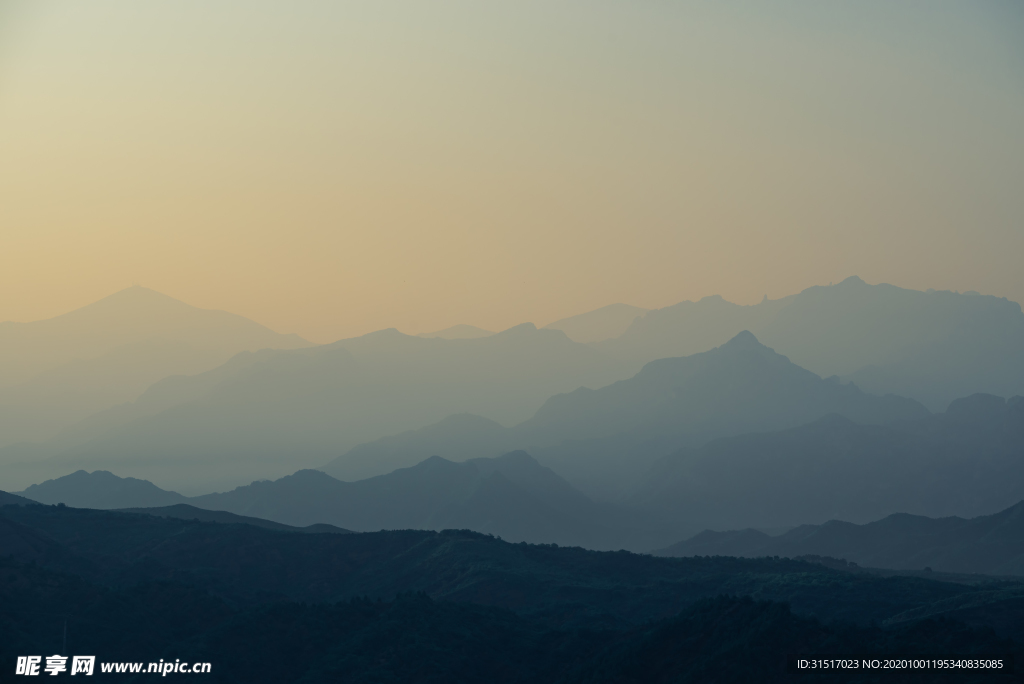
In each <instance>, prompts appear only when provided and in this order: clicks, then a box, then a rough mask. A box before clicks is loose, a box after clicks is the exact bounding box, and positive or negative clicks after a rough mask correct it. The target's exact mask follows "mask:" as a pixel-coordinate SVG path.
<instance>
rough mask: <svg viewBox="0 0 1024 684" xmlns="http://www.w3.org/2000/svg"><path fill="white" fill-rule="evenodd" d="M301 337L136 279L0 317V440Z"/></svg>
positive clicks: (63, 422)
mask: <svg viewBox="0 0 1024 684" xmlns="http://www.w3.org/2000/svg"><path fill="white" fill-rule="evenodd" d="M307 346H309V343H308V342H306V341H305V340H303V339H302V338H300V337H298V336H296V335H281V334H278V333H275V332H274V331H272V330H270V329H269V328H266V327H264V326H262V325H259V324H258V323H254V322H253V321H250V320H248V319H246V318H243V317H241V316H236V315H234V314H230V313H226V312H224V311H212V310H206V309H199V308H196V307H193V306H189V305H188V304H185V303H183V302H180V301H178V300H176V299H172V298H171V297H168V296H166V295H162V294H160V293H159V292H155V291H153V290H149V289H147V288H144V287H131V288H128V289H126V290H122V291H120V292H117V293H115V294H113V295H111V296H109V297H106V298H105V299H101V300H100V301H98V302H95V303H93V304H90V305H88V306H85V307H83V308H81V309H77V310H75V311H72V312H70V313H66V314H63V315H61V316H57V317H55V318H50V319H47V320H42V321H34V322H29V323H14V322H4V323H0V446H4V445H7V444H13V443H15V442H19V441H28V440H42V439H46V438H49V437H51V436H53V435H54V434H56V433H57V432H58V431H59V430H61V429H62V428H65V427H67V426H69V425H71V424H73V423H74V422H76V421H78V420H81V419H83V418H85V417H87V416H89V415H91V414H94V413H96V412H98V411H100V410H102V409H106V408H108V407H111V406H114V405H117V404H120V403H123V402H126V401H131V400H133V399H135V398H136V397H138V396H139V395H140V394H141V393H142V392H143V391H144V390H145V389H146V388H147V387H148V386H149V385H151V384H153V383H154V382H156V381H158V380H160V379H161V378H165V377H167V376H170V375H177V374H194V373H200V372H203V371H206V370H209V369H211V368H214V367H215V366H217V365H219V364H221V363H223V362H224V361H226V360H227V359H228V358H230V357H231V356H233V355H234V354H237V353H238V352H241V351H245V350H257V349H264V348H277V349H294V348H299V347H307Z"/></svg>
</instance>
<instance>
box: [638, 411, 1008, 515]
mask: <svg viewBox="0 0 1024 684" xmlns="http://www.w3.org/2000/svg"><path fill="white" fill-rule="evenodd" d="M1021 499H1024V398H1022V397H1014V398H1013V399H1011V400H1009V401H1006V400H1004V399H1002V398H1000V397H994V396H991V395H974V396H971V397H966V398H964V399H958V400H957V401H955V402H953V404H951V405H950V407H949V409H948V410H947V411H946V412H945V413H944V414H939V415H934V416H930V417H927V418H925V419H923V420H917V421H906V422H902V423H895V424H891V425H861V424H857V423H854V422H852V421H850V420H847V419H845V418H842V417H840V416H827V417H825V418H823V419H821V420H818V421H815V422H814V423H811V424H808V425H804V426H801V427H798V428H795V429H791V430H784V431H781V432H774V433H753V434H748V435H740V436H737V437H729V438H725V439H720V440H716V441H713V442H711V443H709V444H706V445H704V446H703V447H700V448H696V449H683V450H680V451H678V452H676V453H675V454H672V455H671V456H667V457H665V458H664V459H662V460H661V461H660V462H658V463H657V464H656V465H655V466H654V467H653V468H652V469H651V471H650V472H649V473H648V476H647V480H646V482H645V484H644V485H643V486H642V487H640V488H639V489H638V491H637V492H636V494H634V496H633V497H632V499H631V503H632V504H634V505H636V506H640V507H645V508H647V509H649V510H652V511H658V512H660V513H662V514H664V515H667V516H670V517H671V518H672V519H675V520H679V521H686V522H687V523H689V524H690V525H691V532H690V533H691V534H694V533H696V532H699V531H700V530H703V529H715V530H729V529H744V528H747V527H753V528H761V529H765V528H778V527H792V526H796V525H801V524H820V523H824V522H826V521H828V520H847V521H850V522H854V523H867V522H870V521H872V520H879V519H880V518H883V517H884V516H886V515H889V514H891V513H894V512H897V511H904V512H908V513H913V514H915V515H926V516H930V517H945V516H950V515H960V516H968V517H974V516H978V515H988V514H991V513H993V512H995V511H998V510H1001V509H1004V508H1007V507H1009V506H1012V505H1013V504H1015V503H1016V502H1018V501H1020V500H1021Z"/></svg>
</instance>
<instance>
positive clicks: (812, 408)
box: [323, 332, 928, 500]
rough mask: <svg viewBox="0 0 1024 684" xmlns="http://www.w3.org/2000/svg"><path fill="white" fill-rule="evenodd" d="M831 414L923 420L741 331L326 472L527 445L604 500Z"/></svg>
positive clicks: (897, 402) (371, 451)
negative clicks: (718, 448)
mask: <svg viewBox="0 0 1024 684" xmlns="http://www.w3.org/2000/svg"><path fill="white" fill-rule="evenodd" d="M830 413H838V414H841V415H844V416H846V417H848V418H849V419H851V420H854V421H858V422H861V423H877V424H882V423H888V422H892V421H897V420H911V419H916V418H922V417H925V416H927V415H928V411H927V409H925V408H924V407H923V406H921V405H920V404H918V403H917V402H915V401H913V400H910V399H903V398H900V397H893V396H886V397H877V396H872V395H869V394H865V393H864V392H861V391H860V390H859V389H858V388H857V387H856V386H854V385H851V384H845V385H844V384H842V383H840V382H838V381H836V380H835V379H830V380H822V379H821V378H819V377H818V376H816V375H815V374H814V373H811V372H810V371H807V370H804V369H803V368H800V367H799V366H796V365H795V364H793V363H791V362H790V361H789V360H788V359H786V358H785V357H784V356H781V355H779V354H776V353H775V352H774V351H772V350H771V349H769V348H768V347H766V346H764V345H762V344H760V343H759V342H758V341H757V339H756V338H755V337H754V336H753V335H752V334H750V333H749V332H742V333H740V334H739V335H737V336H736V337H734V338H733V339H732V340H730V341H729V342H728V343H727V344H724V345H722V346H720V347H717V348H715V349H713V350H711V351H708V352H703V353H701V354H694V355H691V356H688V357H683V358H674V359H660V360H658V361H652V362H651V363H649V364H647V365H646V366H644V368H643V369H642V370H641V371H640V372H639V373H638V374H636V375H635V376H634V377H632V378H629V379H628V380H622V381H619V382H616V383H613V384H611V385H607V386H605V387H601V388H600V389H596V390H592V389H587V388H580V389H577V390H575V391H573V392H570V393H566V394H560V395H555V396H553V397H551V398H550V399H548V400H547V401H546V402H544V404H543V406H541V407H540V409H539V410H538V411H537V413H536V414H535V415H534V416H533V417H532V418H530V419H529V420H526V421H524V422H522V423H520V424H519V425H517V426H515V427H513V428H511V429H507V430H504V429H502V428H501V427H500V426H497V425H493V424H488V423H485V422H483V421H481V420H479V419H477V418H470V417H460V418H457V419H450V420H447V421H444V422H441V423H438V424H436V425H434V426H431V427H429V428H424V429H423V430H422V431H420V432H418V433H406V434H402V435H398V436H396V437H391V438H388V439H385V440H380V441H377V442H373V443H371V444H368V445H364V446H361V447H359V448H358V449H354V450H353V451H351V452H349V453H347V454H344V455H342V456H341V457H339V458H337V459H335V460H334V461H333V462H331V463H329V464H328V465H326V466H324V467H323V468H324V470H325V471H327V472H331V473H333V474H335V475H337V476H338V477H345V478H346V479H348V476H349V474H350V473H358V474H363V473H368V472H372V467H373V466H372V464H373V463H374V460H373V459H375V458H380V459H381V461H380V463H381V464H387V466H388V467H394V466H397V465H409V464H410V463H413V462H417V461H418V460H420V459H421V458H422V457H423V456H424V455H426V454H427V453H433V454H443V455H445V456H446V457H448V458H453V459H457V458H459V457H460V456H463V455H465V454H466V453H467V451H468V450H470V449H476V450H478V451H477V454H480V455H491V454H493V453H495V452H496V451H497V450H498V449H502V450H504V449H525V450H528V451H529V452H530V453H531V454H533V455H534V457H535V458H537V460H538V461H539V462H541V463H542V464H543V465H545V466H547V467H549V468H551V469H552V470H554V471H555V472H556V473H558V474H559V475H561V476H562V477H564V478H565V479H566V480H568V481H569V483H570V484H572V485H573V486H574V487H576V488H577V489H580V490H581V491H583V492H584V493H585V494H587V495H588V496H591V497H592V498H597V499H601V500H613V499H616V498H619V497H622V496H624V495H626V494H627V493H628V492H629V491H630V490H631V489H632V488H634V487H635V486H636V485H638V484H639V482H640V480H641V478H642V476H643V474H644V473H645V472H646V471H647V469H648V468H650V467H651V466H652V465H653V464H654V462H655V461H657V459H659V458H661V457H662V456H666V455H668V454H671V453H672V452H674V451H675V450H677V449H679V448H681V447H683V446H696V445H700V444H703V443H705V442H707V441H709V440H712V439H715V438H717V437H721V436H725V435H735V434H740V433H744V432H750V431H757V430H780V429H786V428H791V427H795V426H798V425H801V424H803V423H807V422H810V421H812V420H815V419H817V418H820V417H822V416H825V415H827V414H830Z"/></svg>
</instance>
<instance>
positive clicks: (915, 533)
mask: <svg viewBox="0 0 1024 684" xmlns="http://www.w3.org/2000/svg"><path fill="white" fill-rule="evenodd" d="M656 554H657V555H664V556H676V557H682V556H708V555H713V556H719V555H728V556H740V557H760V556H783V557H787V558H796V557H800V556H810V555H816V556H829V557H832V558H842V559H844V560H847V561H851V562H855V563H857V564H858V565H862V566H867V567H872V568H892V569H896V570H921V569H925V568H927V569H928V570H931V571H940V572H950V573H985V574H990V575H1024V501H1021V502H1020V503H1017V504H1015V505H1013V506H1011V507H1010V508H1007V509H1005V510H1003V511H1000V512H998V513H994V514H993V515H987V516H979V517H977V518H972V519H964V518H959V517H949V518H928V517H924V516H919V515H909V514H906V513H896V514H893V515H890V516H886V517H885V518H883V519H882V520H878V521H876V522H872V523H868V524H865V525H855V524H852V523H848V522H841V521H838V520H830V521H828V522H826V523H824V524H822V525H801V526H800V527H797V528H795V529H793V530H790V531H789V532H787V533H785V534H782V535H779V536H775V537H771V536H768V535H766V534H764V533H762V532H758V531H757V530H751V529H747V530H738V531H730V532H712V531H710V530H707V531H704V532H701V533H700V534H698V535H696V536H694V537H692V538H690V539H687V540H685V541H682V542H679V543H677V544H673V545H672V546H670V547H668V548H666V549H663V550H661V551H658V552H656Z"/></svg>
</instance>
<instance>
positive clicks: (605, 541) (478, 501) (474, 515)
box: [21, 451, 678, 550]
mask: <svg viewBox="0 0 1024 684" xmlns="http://www.w3.org/2000/svg"><path fill="white" fill-rule="evenodd" d="M21 495H22V496H24V497H25V498H28V499H31V500H33V501H38V502H40V503H44V504H51V505H53V504H65V505H68V506H73V507H76V508H96V509H107V510H110V509H123V510H129V509H130V510H133V511H137V512H149V511H154V512H156V511H160V512H164V513H162V514H166V512H167V511H171V510H184V511H185V513H183V514H182V515H186V514H188V511H191V510H198V509H204V510H206V511H218V512H226V514H233V515H237V516H247V517H251V518H257V519H262V520H269V521H274V522H276V523H283V524H285V525H290V526H295V527H303V528H305V527H308V526H310V525H317V524H327V525H330V526H336V527H340V528H344V529H349V530H355V531H376V530H382V529H425V530H442V529H469V530H473V531H476V532H480V533H485V534H494V535H497V536H499V537H501V538H503V539H507V540H509V541H515V542H519V541H528V542H531V543H557V544H562V545H570V546H584V547H586V548H593V549H603V548H608V549H618V548H630V549H634V550H647V549H650V548H653V547H654V546H657V545H658V544H664V543H667V541H668V540H670V539H672V538H673V537H675V536H676V535H677V534H678V528H673V527H672V526H670V525H666V524H664V523H661V522H659V521H657V520H656V519H655V518H654V517H653V516H644V515H643V514H639V513H636V512H632V511H628V510H625V509H621V508H615V507H612V506H610V505H607V504H598V503H594V502H593V501H591V500H590V499H588V498H587V497H586V496H585V495H583V494H581V493H580V492H578V491H576V490H575V489H573V488H572V487H571V486H570V485H569V484H568V483H566V482H565V481H564V480H563V479H562V478H560V477H558V476H557V475H555V474H554V473H553V472H551V471H550V470H549V469H547V468H544V467H543V466H541V465H540V464H538V463H537V462H536V461H535V460H534V459H533V458H531V457H530V456H529V455H528V454H526V453H525V452H521V451H519V452H511V453H508V454H505V455H503V456H501V457H498V458H491V459H485V458H477V459H471V460H468V461H465V462H462V463H454V462H452V461H448V460H446V459H443V458H440V457H438V456H433V457H431V458H428V459H426V460H424V461H423V462H421V463H419V464H417V465H416V466H413V467H410V468H402V469H398V470H395V471H394V472H392V473H389V474H387V475H380V476H377V477H372V478H368V479H365V480H360V481H357V482H341V481H339V480H336V479H334V478H332V477H330V476H329V475H327V474H325V473H322V472H320V471H317V470H300V471H298V472H296V473H295V474H293V475H289V476H287V477H283V478H280V479H278V480H274V481H266V480H264V481H258V482H253V483H252V484H249V485H246V486H243V487H237V488H235V489H233V490H231V491H228V492H223V493H217V494H206V495H202V496H195V497H184V496H182V495H181V494H178V493H177V492H172V491H166V490H163V489H160V488H158V487H156V486H155V485H153V484H152V483H150V482H148V481H144V480H137V479H134V478H119V477H117V476H115V475H113V474H111V473H109V472H105V471H96V472H93V473H87V472H85V471H79V472H76V473H72V474H71V475H67V476H65V477H62V478H57V479H55V480H48V481H46V482H43V483H41V484H38V485H33V486H31V487H29V488H28V489H26V490H25V491H24V492H21ZM176 517H181V515H177V516H176ZM200 519H205V518H200Z"/></svg>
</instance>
